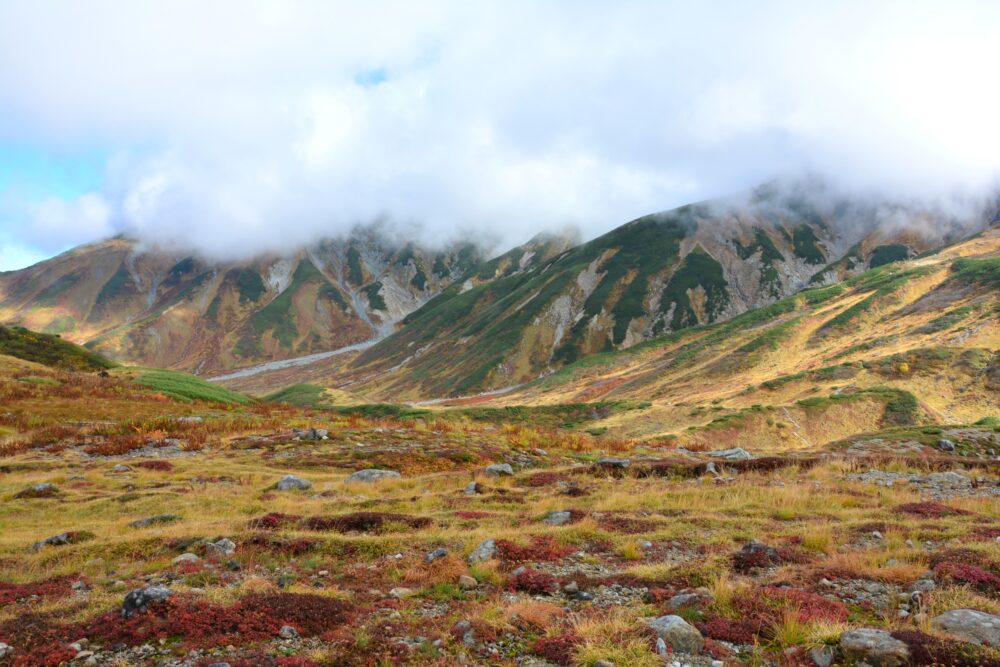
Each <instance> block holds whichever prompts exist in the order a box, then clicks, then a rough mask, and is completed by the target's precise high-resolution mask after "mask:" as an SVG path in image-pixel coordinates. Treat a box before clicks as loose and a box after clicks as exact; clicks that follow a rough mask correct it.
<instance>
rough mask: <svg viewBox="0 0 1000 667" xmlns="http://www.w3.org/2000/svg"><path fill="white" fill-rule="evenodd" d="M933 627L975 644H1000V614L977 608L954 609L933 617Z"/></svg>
mask: <svg viewBox="0 0 1000 667" xmlns="http://www.w3.org/2000/svg"><path fill="white" fill-rule="evenodd" d="M931 627H933V628H934V629H935V630H941V631H944V632H947V633H948V634H952V635H955V636H956V637H961V638H962V639H964V640H965V641H967V642H972V643H973V644H988V645H990V646H1000V616H996V615H994V614H987V613H986V612H982V611H976V610H975V609H952V610H951V611H946V612H945V613H943V614H941V615H940V616H935V617H934V618H932V619H931Z"/></svg>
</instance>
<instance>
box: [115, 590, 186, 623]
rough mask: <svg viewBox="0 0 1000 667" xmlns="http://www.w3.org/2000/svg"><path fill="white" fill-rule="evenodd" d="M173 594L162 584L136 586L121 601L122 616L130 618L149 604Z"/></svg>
mask: <svg viewBox="0 0 1000 667" xmlns="http://www.w3.org/2000/svg"><path fill="white" fill-rule="evenodd" d="M173 594H174V592H173V591H172V590H170V589H169V588H164V587H163V586H146V587H145V588H137V589H135V590H134V591H132V592H131V593H129V594H128V595H126V596H125V601H124V602H122V616H123V617H124V618H132V617H133V616H135V615H136V614H138V613H141V612H144V611H146V607H148V606H149V605H150V604H152V603H154V602H163V601H164V600H166V599H168V598H169V597H170V596H171V595H173Z"/></svg>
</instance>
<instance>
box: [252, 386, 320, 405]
mask: <svg viewBox="0 0 1000 667" xmlns="http://www.w3.org/2000/svg"><path fill="white" fill-rule="evenodd" d="M325 393H326V390H325V389H323V387H320V386H319V385H315V384H293V385H292V386H290V387H285V388H284V389H279V390H278V391H276V392H274V393H272V394H268V395H267V396H265V397H264V400H265V401H268V402H270V403H287V404H288V405H294V406H295V407H297V408H318V407H320V406H321V404H322V402H323V396H324V394H325Z"/></svg>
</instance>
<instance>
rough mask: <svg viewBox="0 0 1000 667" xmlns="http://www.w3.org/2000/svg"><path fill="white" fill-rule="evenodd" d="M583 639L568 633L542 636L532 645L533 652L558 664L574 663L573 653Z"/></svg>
mask: <svg viewBox="0 0 1000 667" xmlns="http://www.w3.org/2000/svg"><path fill="white" fill-rule="evenodd" d="M581 641H582V639H581V638H580V637H579V636H578V635H575V634H572V633H568V634H564V635H556V636H554V637H541V638H540V639H538V640H536V641H535V643H534V644H533V645H532V647H531V652H532V653H534V654H535V655H537V656H539V657H541V658H545V659H546V660H548V661H549V662H554V663H556V664H557V665H572V664H573V654H574V652H575V651H576V647H577V645H578V644H579V643H580V642H581Z"/></svg>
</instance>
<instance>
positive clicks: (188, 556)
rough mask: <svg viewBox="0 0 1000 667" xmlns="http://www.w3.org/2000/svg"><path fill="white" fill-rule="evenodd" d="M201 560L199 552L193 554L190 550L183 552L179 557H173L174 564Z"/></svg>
mask: <svg viewBox="0 0 1000 667" xmlns="http://www.w3.org/2000/svg"><path fill="white" fill-rule="evenodd" d="M200 560H201V558H200V557H199V556H198V554H193V553H191V552H188V553H185V554H181V555H180V556H178V557H177V558H175V559H173V560H172V561H171V562H172V563H173V564H174V565H180V564H181V563H197V562H198V561H200Z"/></svg>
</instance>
